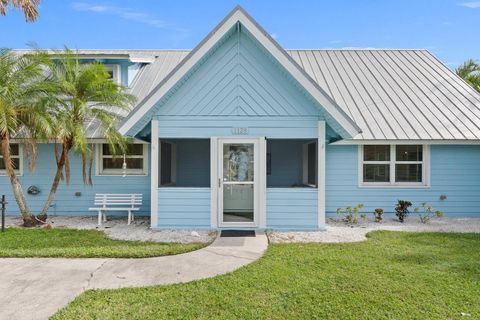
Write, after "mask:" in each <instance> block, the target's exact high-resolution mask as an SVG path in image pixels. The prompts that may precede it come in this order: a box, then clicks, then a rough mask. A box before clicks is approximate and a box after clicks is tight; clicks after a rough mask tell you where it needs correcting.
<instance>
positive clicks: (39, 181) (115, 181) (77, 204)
mask: <svg viewBox="0 0 480 320" xmlns="http://www.w3.org/2000/svg"><path fill="white" fill-rule="evenodd" d="M147 157H148V155H147ZM95 165H96V161H95V160H94V161H93V166H94V167H93V168H92V180H93V186H86V185H84V184H83V179H82V162H81V159H80V157H79V156H77V155H75V154H73V153H71V155H70V166H71V168H70V171H71V181H70V184H69V185H66V183H65V181H62V182H60V186H59V188H58V192H57V195H56V197H55V200H54V201H53V207H51V208H50V211H49V212H50V214H51V215H94V214H96V213H95V212H92V211H89V210H88V208H90V207H93V202H94V198H95V194H96V193H141V194H142V195H143V205H142V206H141V208H140V211H139V213H138V214H139V215H147V216H148V215H150V176H127V177H121V176H95V175H94V174H95ZM55 171H56V165H55V155H54V147H53V145H52V144H40V145H38V160H37V166H36V169H35V171H34V172H33V174H32V175H30V174H29V172H28V159H27V157H26V156H25V157H24V174H23V176H21V177H20V182H21V183H22V186H23V189H24V192H25V195H26V198H27V203H28V205H29V207H30V210H32V212H33V213H39V212H40V210H41V209H42V208H43V204H44V203H45V199H46V198H47V196H48V193H49V192H50V187H51V183H52V180H53V177H54V175H55ZM32 185H35V186H37V187H39V188H40V194H38V195H29V194H27V189H28V187H29V186H32ZM76 192H81V196H80V197H77V196H75V193H76ZM0 194H5V195H6V196H7V200H8V202H9V204H8V206H7V214H9V215H17V214H19V210H18V206H17V204H16V202H15V199H14V197H13V193H12V188H11V185H10V182H9V180H8V178H7V177H6V176H0ZM111 214H112V215H126V213H122V212H112V213H111Z"/></svg>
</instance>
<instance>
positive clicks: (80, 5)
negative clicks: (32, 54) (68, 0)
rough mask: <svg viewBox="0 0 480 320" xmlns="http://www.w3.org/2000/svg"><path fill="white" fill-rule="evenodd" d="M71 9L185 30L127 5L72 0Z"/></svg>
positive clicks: (159, 26)
mask: <svg viewBox="0 0 480 320" xmlns="http://www.w3.org/2000/svg"><path fill="white" fill-rule="evenodd" d="M73 9H74V10H77V11H88V12H94V13H98V14H108V15H112V16H117V17H120V18H122V19H125V20H130V21H135V22H139V23H143V24H146V25H149V26H151V27H154V28H162V29H169V30H172V31H178V32H182V33H185V32H186V30H184V29H181V28H177V27H175V26H174V25H172V24H169V23H168V22H166V21H164V20H161V19H158V18H155V17H152V16H151V15H149V14H147V13H144V12H141V11H136V10H134V9H132V8H127V7H118V6H113V5H102V4H91V3H86V2H74V3H73Z"/></svg>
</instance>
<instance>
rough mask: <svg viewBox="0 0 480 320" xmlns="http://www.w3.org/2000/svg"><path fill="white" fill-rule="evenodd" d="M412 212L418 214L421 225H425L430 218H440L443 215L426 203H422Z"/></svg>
mask: <svg viewBox="0 0 480 320" xmlns="http://www.w3.org/2000/svg"><path fill="white" fill-rule="evenodd" d="M414 211H415V212H416V213H417V214H418V216H419V218H420V222H421V223H427V222H428V221H430V219H431V218H434V217H437V218H441V217H443V216H444V215H445V214H444V213H443V211H439V210H434V209H433V208H432V207H431V206H429V205H428V203H426V202H422V203H421V204H420V207H417V208H415V210H414Z"/></svg>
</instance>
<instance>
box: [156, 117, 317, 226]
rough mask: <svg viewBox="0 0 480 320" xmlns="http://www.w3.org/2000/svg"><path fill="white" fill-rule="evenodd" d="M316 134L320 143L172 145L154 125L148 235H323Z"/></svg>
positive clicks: (245, 140)
mask: <svg viewBox="0 0 480 320" xmlns="http://www.w3.org/2000/svg"><path fill="white" fill-rule="evenodd" d="M156 122H157V123H156ZM317 129H318V130H317V132H318V135H317V137H311V136H310V137H294V138H285V137H272V138H268V137H264V136H260V137H252V136H250V135H241V134H240V135H230V136H221V137H195V138H193V137H171V136H168V135H164V136H161V134H160V133H159V131H160V130H158V121H157V120H153V121H152V140H151V141H152V144H151V147H152V153H151V164H152V166H151V168H152V175H151V190H152V194H151V199H152V201H151V211H152V217H151V222H152V223H151V226H152V228H164V229H170V228H209V229H210V228H211V229H217V228H220V229H228V228H236V229H238V228H241V229H243V228H247V229H302V230H315V229H319V228H320V229H321V228H323V227H324V224H325V187H324V185H325V122H324V121H319V122H318V128H317Z"/></svg>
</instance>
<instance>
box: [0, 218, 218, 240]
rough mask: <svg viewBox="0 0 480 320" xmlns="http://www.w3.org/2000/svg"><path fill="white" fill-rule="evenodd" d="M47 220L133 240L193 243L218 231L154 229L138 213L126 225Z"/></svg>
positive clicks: (122, 221) (16, 222) (11, 221)
mask: <svg viewBox="0 0 480 320" xmlns="http://www.w3.org/2000/svg"><path fill="white" fill-rule="evenodd" d="M47 223H48V224H50V225H51V226H52V227H53V228H72V229H83V230H91V229H94V230H100V231H104V232H105V233H106V234H107V235H108V236H109V237H110V238H112V239H118V240H130V241H155V242H178V243H194V242H203V243H209V242H212V241H213V240H214V239H215V238H216V236H217V232H216V231H212V230H200V229H188V230H187V229H178V230H177V229H175V230H153V229H150V219H148V218H144V217H138V218H137V217H136V218H135V221H134V222H132V224H131V225H127V220H126V218H119V217H110V218H109V219H108V221H107V222H104V223H103V224H102V226H100V227H99V226H97V217H92V216H83V217H69V216H51V217H49V218H48V219H47ZM21 224H22V219H21V218H19V217H11V216H8V217H6V226H7V227H8V226H21Z"/></svg>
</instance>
